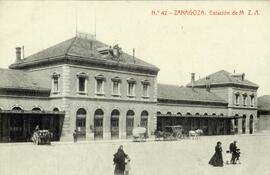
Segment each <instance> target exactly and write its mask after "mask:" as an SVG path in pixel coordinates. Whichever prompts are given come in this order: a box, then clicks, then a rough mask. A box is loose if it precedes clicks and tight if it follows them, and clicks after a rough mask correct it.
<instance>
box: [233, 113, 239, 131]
mask: <svg viewBox="0 0 270 175" xmlns="http://www.w3.org/2000/svg"><path fill="white" fill-rule="evenodd" d="M238 117H239V115H238V114H236V115H235V119H234V133H235V134H238Z"/></svg>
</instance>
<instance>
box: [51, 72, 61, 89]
mask: <svg viewBox="0 0 270 175" xmlns="http://www.w3.org/2000/svg"><path fill="white" fill-rule="evenodd" d="M59 77H60V74H58V73H56V72H54V73H53V75H52V93H53V94H58V93H59V92H60V90H59Z"/></svg>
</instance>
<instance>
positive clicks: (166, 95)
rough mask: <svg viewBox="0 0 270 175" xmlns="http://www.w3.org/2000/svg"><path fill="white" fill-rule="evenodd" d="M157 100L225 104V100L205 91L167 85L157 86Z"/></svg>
mask: <svg viewBox="0 0 270 175" xmlns="http://www.w3.org/2000/svg"><path fill="white" fill-rule="evenodd" d="M158 99H168V100H176V101H194V102H215V103H224V104H227V102H226V101H225V100H223V99H222V98H220V97H218V96H217V95H215V94H214V93H212V92H208V91H206V90H205V89H198V88H197V89H192V88H188V87H184V86H177V85H167V84H158Z"/></svg>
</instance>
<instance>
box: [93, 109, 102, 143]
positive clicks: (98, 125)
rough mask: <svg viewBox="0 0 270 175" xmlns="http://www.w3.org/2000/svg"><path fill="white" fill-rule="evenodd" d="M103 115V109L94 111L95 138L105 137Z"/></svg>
mask: <svg viewBox="0 0 270 175" xmlns="http://www.w3.org/2000/svg"><path fill="white" fill-rule="evenodd" d="M103 116H104V112H103V110H102V109H97V110H96V111H95V113H94V139H99V138H103Z"/></svg>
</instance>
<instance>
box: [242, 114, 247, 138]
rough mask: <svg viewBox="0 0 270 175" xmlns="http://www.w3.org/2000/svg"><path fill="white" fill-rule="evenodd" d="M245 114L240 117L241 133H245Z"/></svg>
mask: <svg viewBox="0 0 270 175" xmlns="http://www.w3.org/2000/svg"><path fill="white" fill-rule="evenodd" d="M246 118H247V117H246V115H243V118H242V133H243V134H245V133H246Z"/></svg>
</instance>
